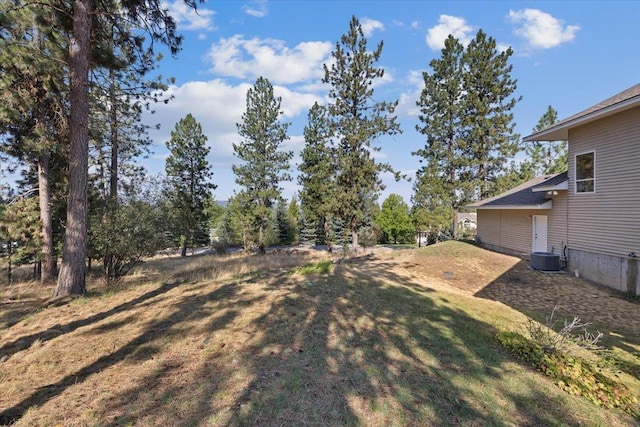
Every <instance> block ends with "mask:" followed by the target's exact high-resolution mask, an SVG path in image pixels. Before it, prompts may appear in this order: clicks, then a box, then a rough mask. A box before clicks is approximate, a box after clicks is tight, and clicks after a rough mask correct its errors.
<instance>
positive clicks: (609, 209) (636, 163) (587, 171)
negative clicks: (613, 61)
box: [469, 84, 640, 294]
mask: <svg viewBox="0 0 640 427" xmlns="http://www.w3.org/2000/svg"><path fill="white" fill-rule="evenodd" d="M559 140H567V141H569V153H568V156H569V158H568V160H569V162H568V163H569V170H568V172H567V173H565V174H558V175H553V176H545V177H536V178H534V179H533V180H531V181H529V182H527V183H524V184H522V185H520V186H518V187H516V188H514V189H512V190H510V191H507V192H506V193H503V194H500V195H498V196H496V197H493V198H490V199H486V200H482V201H480V202H477V203H474V204H472V205H470V206H469V207H474V208H476V209H477V212H478V230H477V234H478V240H479V241H480V243H481V244H482V245H485V246H487V247H489V248H492V249H495V250H499V251H503V252H507V253H513V254H517V255H521V256H523V257H527V255H528V254H529V253H531V252H552V251H554V252H556V253H561V254H563V255H565V254H566V262H567V269H568V270H569V271H570V272H572V273H577V274H579V275H580V276H582V277H584V278H586V279H589V280H592V281H594V282H597V283H601V284H604V285H607V286H610V287H612V288H615V289H618V290H620V291H625V292H630V293H633V294H640V279H639V276H640V275H639V272H638V267H639V266H638V258H637V255H640V221H638V217H640V185H639V180H638V178H640V84H638V85H635V86H633V87H631V88H629V89H627V90H624V91H622V92H620V93H619V94H617V95H615V96H613V97H611V98H608V99H606V100H604V101H602V102H600V103H598V104H596V105H594V106H592V107H590V108H588V109H586V110H584V111H582V112H580V113H578V114H575V115H573V116H571V117H569V118H567V119H565V120H562V121H560V122H559V123H557V124H555V125H553V126H550V127H548V128H546V129H544V130H542V131H539V132H536V133H534V134H532V135H529V136H527V137H525V138H524V141H529V142H530V141H559Z"/></svg>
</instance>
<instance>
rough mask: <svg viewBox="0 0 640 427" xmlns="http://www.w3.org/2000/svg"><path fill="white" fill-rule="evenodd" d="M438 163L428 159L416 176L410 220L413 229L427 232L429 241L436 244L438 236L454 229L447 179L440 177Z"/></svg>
mask: <svg viewBox="0 0 640 427" xmlns="http://www.w3.org/2000/svg"><path fill="white" fill-rule="evenodd" d="M438 166H439V165H438V163H437V161H435V160H434V159H430V160H429V161H428V163H427V164H426V165H425V166H424V167H422V168H421V169H420V170H419V171H418V173H417V174H416V181H415V183H414V187H413V190H414V193H413V196H412V204H413V210H412V219H413V223H414V226H415V229H416V230H418V231H426V232H428V234H429V236H428V238H429V240H430V241H433V242H437V241H438V238H439V236H441V235H443V234H448V233H449V231H450V230H452V229H453V228H455V226H454V223H455V212H454V210H452V209H451V205H452V203H451V201H450V200H449V197H450V196H451V195H450V193H449V191H448V189H449V188H450V187H449V186H448V182H447V177H446V176H443V175H442V172H441V171H440V170H439V168H438Z"/></svg>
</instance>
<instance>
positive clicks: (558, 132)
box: [522, 96, 640, 142]
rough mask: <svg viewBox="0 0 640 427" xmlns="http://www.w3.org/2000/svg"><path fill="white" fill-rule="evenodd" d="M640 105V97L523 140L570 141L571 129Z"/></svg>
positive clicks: (561, 123)
mask: <svg viewBox="0 0 640 427" xmlns="http://www.w3.org/2000/svg"><path fill="white" fill-rule="evenodd" d="M638 105H640V96H635V97H633V98H629V99H627V100H625V101H622V102H619V103H617V104H614V105H610V106H608V107H605V108H602V109H600V110H597V111H594V112H592V113H589V114H585V115H584V116H579V117H576V118H575V119H573V120H569V121H567V122H560V123H559V124H557V125H555V126H551V127H548V128H546V129H544V130H541V131H540V132H536V133H533V134H531V135H529V136H525V137H524V138H523V139H522V140H523V141H524V142H531V141H566V140H568V139H569V129H571V128H574V127H576V126H580V125H584V124H587V123H590V122H592V121H594V120H598V119H602V118H604V117H607V116H610V115H612V114H615V113H619V112H621V111H624V110H628V109H629V108H633V107H636V106H638Z"/></svg>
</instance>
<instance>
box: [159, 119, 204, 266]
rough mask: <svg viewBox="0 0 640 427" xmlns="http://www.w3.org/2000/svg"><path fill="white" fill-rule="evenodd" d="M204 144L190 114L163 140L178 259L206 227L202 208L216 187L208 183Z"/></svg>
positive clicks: (197, 126) (200, 131) (196, 123)
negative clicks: (178, 240)
mask: <svg viewBox="0 0 640 427" xmlns="http://www.w3.org/2000/svg"><path fill="white" fill-rule="evenodd" d="M206 143H207V137H206V136H205V135H204V134H203V133H202V127H201V126H200V123H198V122H197V121H196V119H195V118H194V117H193V116H192V115H191V114H187V115H186V116H185V118H183V119H181V120H180V121H179V122H178V123H177V124H176V126H175V129H174V130H173V131H171V139H170V140H169V141H167V148H168V149H169V151H170V155H169V157H168V158H167V160H166V166H165V170H166V174H167V181H168V188H167V193H168V194H167V196H168V198H169V199H170V200H171V204H172V206H173V211H174V213H175V217H176V219H177V225H178V227H179V228H180V233H181V245H182V247H181V251H180V255H181V256H186V254H187V245H188V244H190V243H191V242H192V240H193V238H194V236H195V235H196V233H197V232H199V231H201V229H202V227H203V224H207V217H206V206H207V204H208V203H209V201H210V200H211V194H210V191H211V190H213V189H215V188H216V185H215V184H213V183H211V182H210V179H211V177H212V176H213V173H212V172H211V166H210V165H209V162H208V161H207V155H208V154H209V151H210V150H209V148H208V147H207V146H206ZM207 229H208V227H207Z"/></svg>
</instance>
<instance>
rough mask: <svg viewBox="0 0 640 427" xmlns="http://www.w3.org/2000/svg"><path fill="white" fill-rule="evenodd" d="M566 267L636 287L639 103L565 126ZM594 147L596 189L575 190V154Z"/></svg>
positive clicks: (598, 279)
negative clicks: (569, 126) (567, 247)
mask: <svg viewBox="0 0 640 427" xmlns="http://www.w3.org/2000/svg"><path fill="white" fill-rule="evenodd" d="M569 141H570V143H569V159H568V160H569V207H568V209H569V215H568V242H569V244H568V246H569V254H570V256H569V268H570V269H571V270H572V271H575V272H576V273H577V274H580V275H581V276H582V277H584V278H586V279H589V280H592V281H595V282H597V283H601V284H604V285H607V286H610V287H613V288H615V289H618V290H621V291H628V292H632V293H640V279H639V278H638V274H637V270H638V266H637V260H636V259H634V258H631V257H629V254H630V253H632V252H634V253H636V254H639V255H640V221H638V217H639V215H640V185H638V180H637V178H638V176H639V175H640V173H639V172H638V171H640V107H635V108H632V109H629V110H627V111H623V112H621V113H619V114H615V115H612V116H609V117H605V118H603V119H600V120H597V121H594V122H591V123H588V124H586V125H583V126H580V127H577V128H575V129H570V131H569ZM590 151H595V153H596V155H595V192H594V193H576V192H575V156H576V154H579V153H585V152H590Z"/></svg>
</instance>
